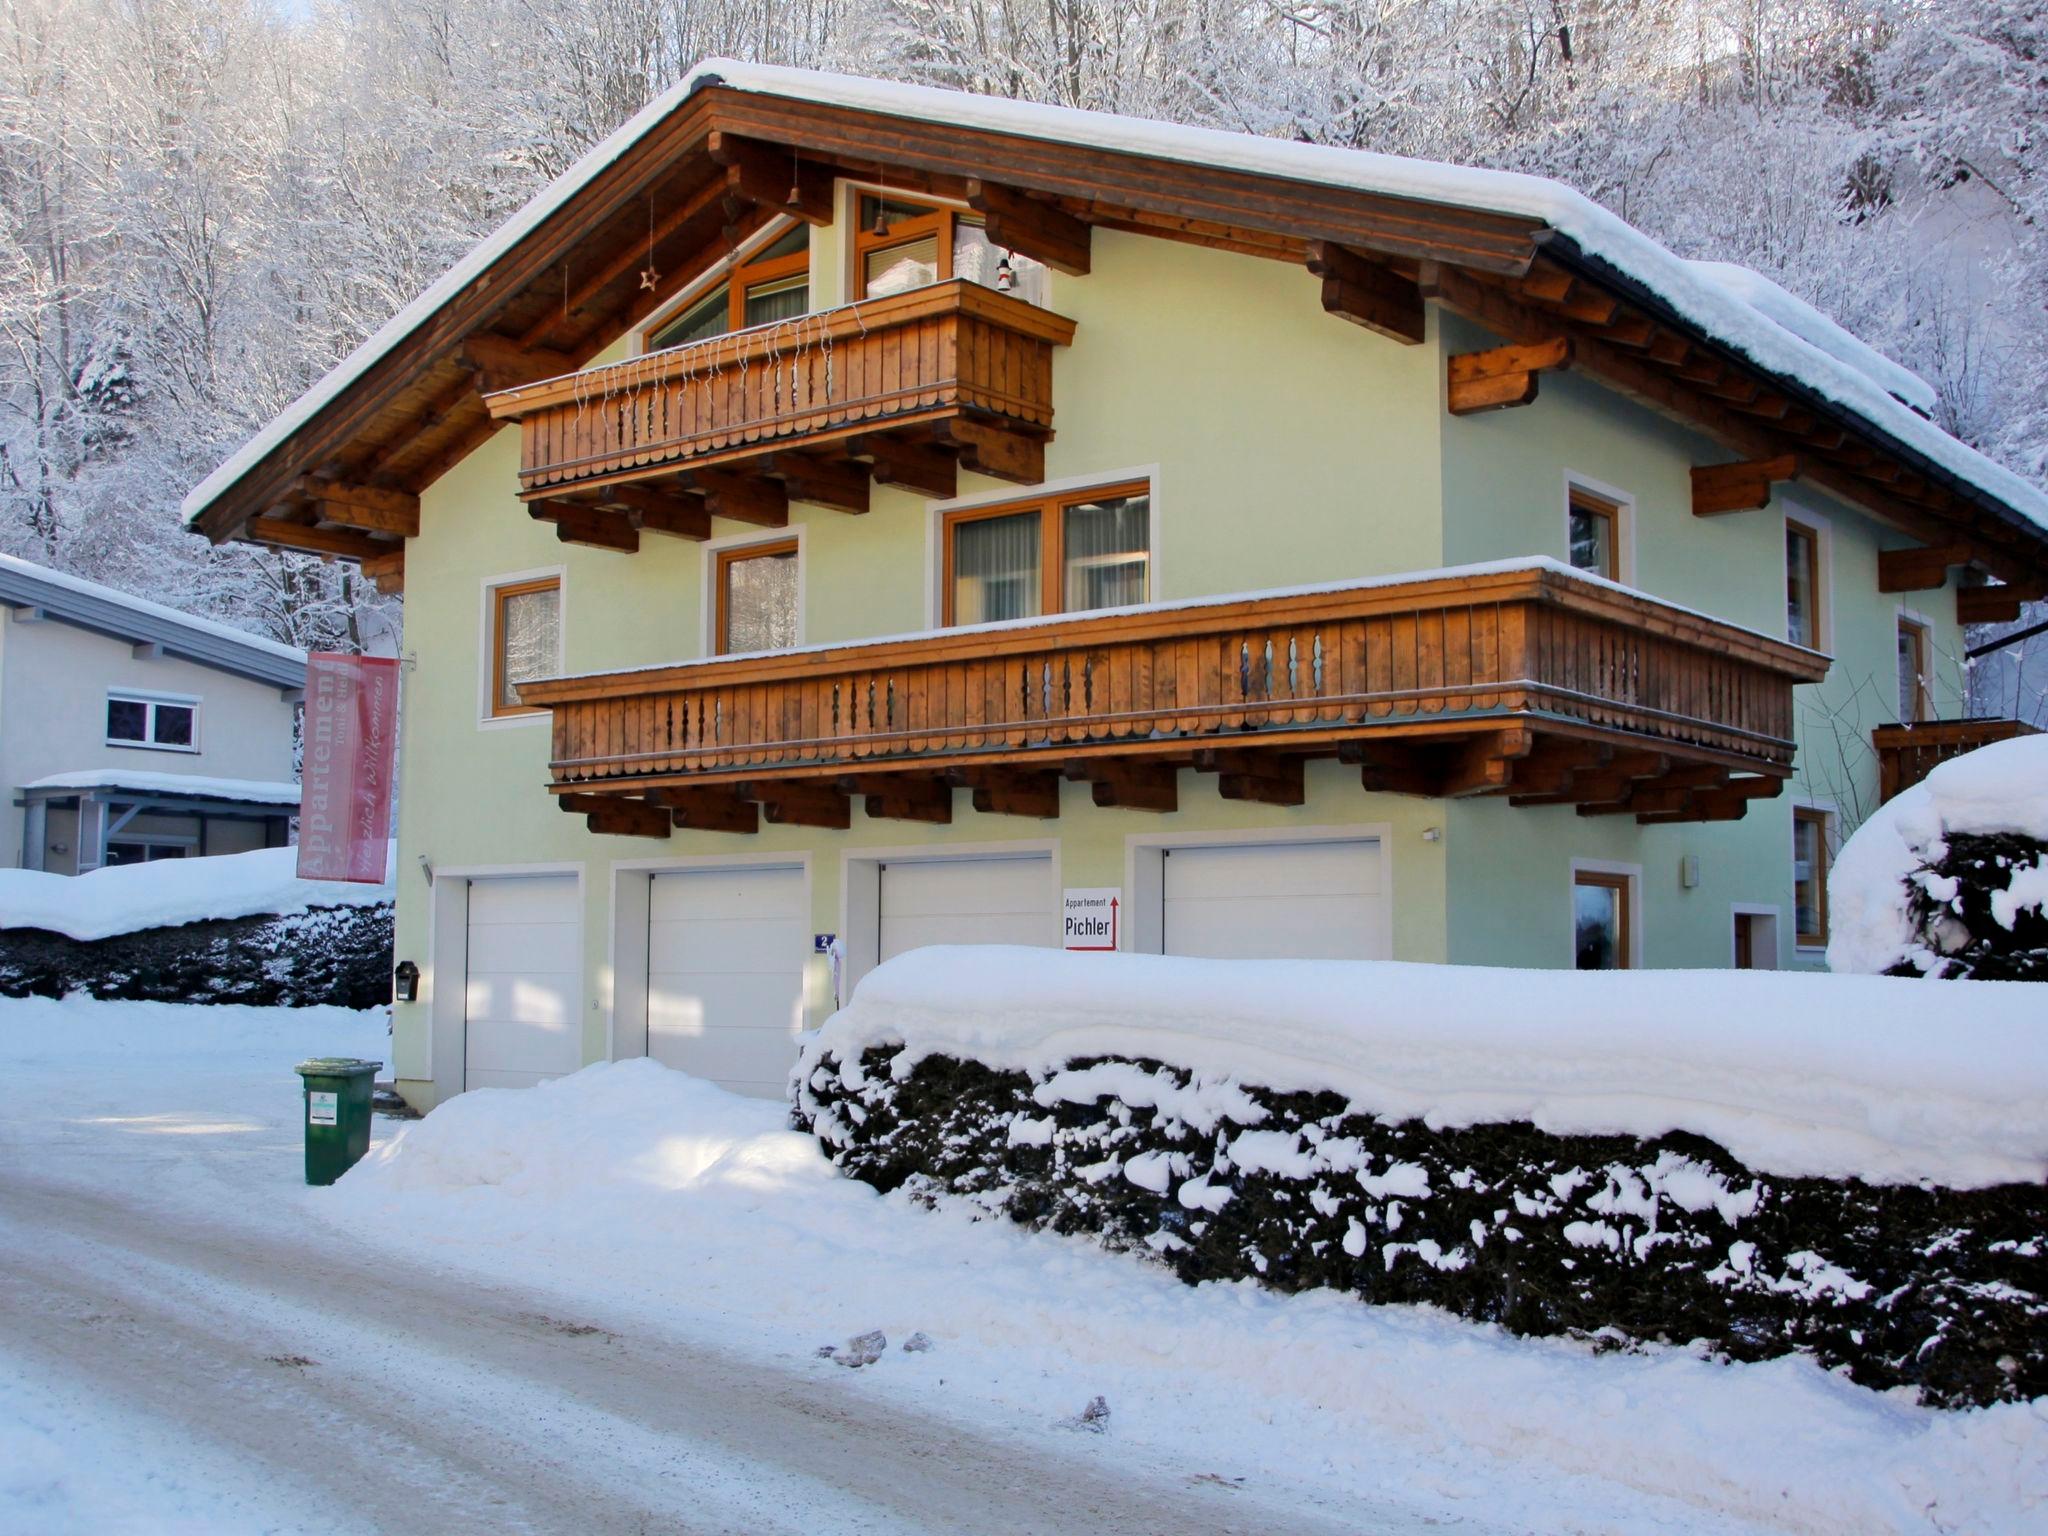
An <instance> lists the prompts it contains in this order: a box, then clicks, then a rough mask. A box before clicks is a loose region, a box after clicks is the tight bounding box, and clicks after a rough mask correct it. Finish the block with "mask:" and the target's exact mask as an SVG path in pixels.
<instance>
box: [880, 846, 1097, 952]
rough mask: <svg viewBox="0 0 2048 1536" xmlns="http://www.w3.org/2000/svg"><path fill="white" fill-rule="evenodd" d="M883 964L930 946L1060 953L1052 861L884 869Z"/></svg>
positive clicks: (1036, 858)
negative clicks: (1032, 947) (1024, 947)
mask: <svg viewBox="0 0 2048 1536" xmlns="http://www.w3.org/2000/svg"><path fill="white" fill-rule="evenodd" d="M881 929H882V940H881V958H882V959H884V960H888V959H891V958H893V957H894V956H897V955H900V954H902V953H903V952H904V951H905V950H909V949H921V948H923V947H924V946H925V945H927V944H1036V945H1043V946H1046V947H1049V948H1053V949H1057V948H1058V947H1059V943H1060V922H1059V902H1058V899H1057V895H1056V893H1055V892H1054V890H1053V888H1052V859H1051V858H1050V857H1048V856H1047V855H1045V854H1042V853H1040V854H1031V855H1027V856H1022V857H1017V858H976V859H929V860H917V861H913V862H908V863H889V864H884V865H883V866H882V922H881Z"/></svg>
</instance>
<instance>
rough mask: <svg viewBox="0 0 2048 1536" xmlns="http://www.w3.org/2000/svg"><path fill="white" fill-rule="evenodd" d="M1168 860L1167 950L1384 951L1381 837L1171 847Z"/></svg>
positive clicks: (1258, 955) (1233, 954) (1279, 956)
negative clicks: (1232, 845) (1338, 840)
mask: <svg viewBox="0 0 2048 1536" xmlns="http://www.w3.org/2000/svg"><path fill="white" fill-rule="evenodd" d="M1164 866H1165V868H1164V873H1163V876H1162V879H1161V891H1162V893H1163V900H1164V910H1163V912H1162V913H1161V936H1162V939H1163V945H1162V947H1163V948H1164V950H1165V952H1166V953H1167V954H1169V955H1206V956H1210V957H1212V958H1216V959H1236V960H1384V959H1386V958H1387V910H1386V900H1387V896H1386V891H1385V890H1384V889H1383V880H1382V870H1381V859H1380V845H1379V843H1378V842H1377V841H1376V840H1369V839H1368V840H1360V841H1356V842H1317V843H1263V844H1253V845H1246V846H1240V847H1210V848H1169V849H1168V850H1167V851H1166V856H1165V859H1164Z"/></svg>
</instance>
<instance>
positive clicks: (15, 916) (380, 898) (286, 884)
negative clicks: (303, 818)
mask: <svg viewBox="0 0 2048 1536" xmlns="http://www.w3.org/2000/svg"><path fill="white" fill-rule="evenodd" d="M397 857H398V853H397V845H396V844H395V843H394V844H393V845H392V849H391V853H390V856H389V858H390V860H391V862H389V863H387V864H386V866H385V881H384V884H382V885H351V884H349V883H347V882H345V881H340V880H301V879H300V878H299V877H298V859H299V850H298V849H296V848H259V849H257V850H255V851H254V852H252V853H224V854H219V855H216V856H214V857H211V858H204V859H159V860H158V861H157V862H155V863H154V864H123V865H118V866H116V867H114V868H111V869H96V870H94V871H92V873H90V874H85V875H52V874H46V873H44V872H43V871H41V870H35V869H0V929H7V928H41V929H45V930H47V931H49V932H51V933H61V934H64V935H66V936H67V937H69V938H73V939H80V940H92V939H104V938H110V937H112V936H113V935H115V934H121V933H135V932H138V931H139V930H141V929H144V928H172V927H176V926H178V925H179V924H182V923H199V922H206V921H208V920H209V919H213V918H232V917H249V916H252V915H254V914H257V913H277V914H279V915H294V914H297V913H301V912H307V911H311V910H313V909H314V908H316V907H366V906H378V905H381V904H383V903H385V902H389V901H391V900H392V899H393V878H394V877H393V874H392V871H393V869H394V867H395V862H396V860H397Z"/></svg>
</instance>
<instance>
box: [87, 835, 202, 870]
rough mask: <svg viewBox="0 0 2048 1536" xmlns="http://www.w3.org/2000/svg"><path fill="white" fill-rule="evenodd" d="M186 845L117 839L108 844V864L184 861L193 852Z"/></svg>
mask: <svg viewBox="0 0 2048 1536" xmlns="http://www.w3.org/2000/svg"><path fill="white" fill-rule="evenodd" d="M191 851H192V850H191V848H190V846H189V845H187V844H184V843H160V842H154V841H148V842H143V841H136V840H134V839H130V838H115V839H114V840H113V841H112V842H110V843H108V844H107V863H108V865H109V866H111V865H115V864H154V863H155V862H156V861H157V860H158V859H182V858H184V857H185V856H186V855H187V854H189V853H190V852H191Z"/></svg>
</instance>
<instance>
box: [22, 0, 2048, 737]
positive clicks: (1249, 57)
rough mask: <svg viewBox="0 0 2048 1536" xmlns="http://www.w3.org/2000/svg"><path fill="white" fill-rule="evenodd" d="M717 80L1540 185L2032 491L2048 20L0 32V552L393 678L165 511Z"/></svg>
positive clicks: (1398, 11) (1963, 0)
mask: <svg viewBox="0 0 2048 1536" xmlns="http://www.w3.org/2000/svg"><path fill="white" fill-rule="evenodd" d="M714 54H722V55H730V56H738V57H743V58H748V59H759V60H765V61H769V62H774V63H786V64H796V65H803V66H809V67H814V68H823V69H837V70H844V71H848V72H853V73H860V74H869V75H876V76H881V77H886V78H891V79H899V80H911V81H917V82H921V83H926V84H933V85H941V86H949V87H954V88H959V89H964V90H970V91H977V92H984V93H988V94H994V95H1001V96H1008V97H1017V98H1022V99H1027V100H1033V101H1047V102H1056V103H1059V104H1062V105H1067V106H1075V107H1084V108H1092V109H1099V110H1104V111H1113V112H1123V113H1130V114H1136V115H1140V116H1147V117H1157V118H1164V119H1168V120H1171V121H1176V122H1185V123H1197V124H1202V125H1206V126H1212V127H1219V128H1227V129H1235V130H1239V131H1244V132H1251V133H1258V134H1268V135H1274V136H1281V137H1287V138H1292V139H1299V140H1304V141H1308V142H1314V143H1319V144H1332V145H1342V146H1347V147H1352V148H1360V149H1373V150H1381V151H1386V152H1389V153H1396V154H1406V155H1418V156H1424V157H1427V158H1431V159H1438V160H1448V161H1454V162H1459V163H1464V164H1471V165H1486V166H1497V167H1504V168H1509V169H1515V170H1523V171H1532V172H1536V173H1540V174H1543V175H1549V176H1555V177H1558V178H1560V179H1562V180H1564V181H1567V182H1569V183H1571V184H1572V185H1573V186H1575V187H1577V188H1578V189H1580V190H1581V191H1582V192H1584V193H1586V194H1587V195H1588V196H1590V197H1593V198H1595V199H1597V200H1598V201H1600V202H1601V203H1603V204H1605V205H1606V206H1608V207H1610V208H1612V209H1613V210H1614V211H1615V212H1617V213H1619V214H1621V215H1622V216H1623V217H1625V218H1627V219H1629V220H1630V221H1631V222H1633V223H1635V224H1636V225H1638V226H1640V227H1641V228H1643V229H1645V230H1647V231H1648V232H1649V233H1650V234H1652V235H1654V236H1655V237H1657V238H1658V239H1659V240H1661V241H1663V242H1664V243H1665V244H1666V245H1668V246H1670V247H1671V248H1672V249H1674V250H1675V251H1677V252H1678V253H1680V254H1681V255H1685V256H1690V257H1702V258H1712V259H1717V260H1724V261H1735V262H1741V263H1743V264H1745V265H1747V266H1751V267H1754V268H1756V269H1757V270H1759V271H1761V272H1763V273H1765V274H1767V275H1768V276H1770V277H1772V278H1774V279H1776V280H1777V281H1778V282H1780V283H1781V284H1783V285H1784V286H1785V287H1787V288H1788V289H1790V290H1791V291H1792V292H1794V293H1796V294H1798V295H1799V296H1800V297H1802V298H1804V299H1806V300H1808V301H1809V302H1811V303H1813V304H1815V305H1817V306H1818V307H1819V308H1821V309H1822V310H1824V311H1826V312H1827V313H1829V314H1832V315H1834V316H1835V317H1836V318H1837V319H1839V320H1840V321H1841V322H1842V323H1843V324H1845V325H1847V326H1848V327H1849V328H1850V329H1851V330H1854V331H1856V332H1857V333H1858V334H1860V335H1861V336H1863V337H1864V338H1866V339H1867V340H1869V341H1870V342H1872V343H1873V344H1875V345H1876V346H1878V347H1879V348H1881V349H1882V350H1884V351H1885V352H1887V353H1888V354H1890V355H1891V356H1892V357H1894V358H1896V359H1897V360H1898V361H1900V362H1902V363H1904V364H1905V365H1906V366H1908V367H1910V368H1912V369H1914V370H1916V371H1918V372H1919V373H1921V374H1922V375H1924V376H1925V377H1926V378H1927V379H1928V380H1929V381H1930V382H1931V383H1933V384H1934V385H1935V386H1936V387H1937V388H1938V389H1939V391H1940V397H1941V404H1940V408H1939V419H1940V421H1941V424H1942V425H1943V426H1945V427H1947V428H1948V429H1949V430H1950V431H1952V432H1954V433H1956V434H1957V435H1958V436H1959V437H1961V438H1962V439H1963V440H1964V441H1966V442H1969V443H1971V444H1973V445H1974V446H1976V447H1978V448H1980V449H1982V450H1983V451H1984V452H1986V453H1988V454H1990V455H1991V456H1992V457H1994V458H1997V459H2000V460H2002V461H2003V462H2005V463H2006V464H2008V465H2010V466H2012V467H2013V468H2014V469H2015V470H2017V471H2019V472H2020V473H2021V474H2023V475H2027V476H2029V477H2031V478H2032V479H2034V480H2035V481H2037V482H2040V481H2043V480H2044V478H2048V9H2044V8H2043V7H2042V6H2041V5H2040V4H2039V0H1866V3H1862V4H1856V3H1850V0H1363V3H1353V4H1319V3H1312V0H1300V3H1286V0H1251V3H1245V0H1239V3H1227V0H1130V3H1113V0H1017V3H1006V0H309V3H302V4H285V5H280V4H276V3H272V0H0V550H4V551H6V552H9V553H13V554H18V555H21V556H24V557H26V558H29V559H32V560H37V561H41V562H44V563H46V564H49V565H53V566H56V567H58V568H59V569H62V570H66V571H70V572H74V573H76V574H78V575H81V576H86V577H90V578H92V579H95V580H100V581H106V582H109V583H111V584H113V585H115V586H118V587H122V588H125V589H127V590H129V591H133V592H136V593H139V594H142V595H144V596H148V597H152V598H155V599H157V600H159V601H162V602H167V603H170V604H172V605H174V606H176V607H179V608H183V609H185V610H187V611H190V612H194V613H200V614H205V615H208V616H211V617H215V618H219V619H222V620H225V621H227V622H230V623H234V624H239V625H242V626H244V627H247V628H249V629H252V630H257V631H260V632H262V633H264V634H267V635H270V636H273V637H275V638H277V639H280V640H285V641H288V642H291V643H293V644H297V645H304V646H308V647H313V648H328V649H341V650H356V649H361V648H365V647H368V646H372V645H378V646H380V648H386V649H388V648H389V645H390V643H391V638H390V637H391V636H393V635H394V634H395V632H396V625H397V611H396V605H395V604H394V603H390V602H387V601H385V600H381V599H379V598H378V596H377V595H376V593H375V592H374V591H373V590H371V589H370V588H369V586H368V584H367V583H363V582H361V581H359V580H358V579H356V578H355V576H354V575H353V573H352V570H351V568H349V567H347V566H345V565H341V564H333V565H323V564H321V563H320V562H319V561H317V560H311V559H307V558H304V557H298V556H288V555H280V554H275V553H270V552H265V551H258V550H254V549H249V548H244V547H230V548H224V549H212V548H209V547H208V546H207V544H206V543H205V541H203V540H202V539H200V538H198V537H196V536H194V535H192V534H189V533H187V532H185V531H184V530H183V529H182V528H181V527H180V525H179V520H178V504H179V502H180V500H181V499H182V497H183V496H184V494H185V492H186V491H187V490H188V489H189V488H190V487H191V486H192V485H194V484H196V483H197V482H198V481H199V480H200V479H201V478H203V477H204V476H205V475H206V474H207V473H208V472H209V471H210V470H212V469H213V468H214V466H215V465H216V464H218V463H219V462H220V461H221V460H222V459H223V458H225V457H226V456H227V455H228V454H230V453H231V452H233V451H234V450H235V449H236V448H237V447H238V446H239V445H240V444H241V443H242V442H243V441H244V440H245V439H246V438H247V437H248V436H249V435H250V434H251V433H252V432H253V431H255V430H256V429H257V428H258V427H260V426H261V425H262V424H263V423H264V422H265V421H266V420H268V419H269V418H270V417H271V416H273V415H274V414H276V413H277V412H278V411H279V410H281V409H283V408H284V407H285V406H286V405H288V404H289V403H290V402H291V401H292V400H293V399H295V398H296V397H297V396H298V395H299V394H300V393H301V392H302V391H303V390H305V389H306V388H307V387H308V386H309V385H310V384H312V383H313V382H314V381H315V380H316V379H318V378H319V377H320V376H321V375H322V374H323V373H325V372H326V371H327V369H328V368H329V367H331V366H332V365H333V364H334V363H335V362H336V361H337V360H339V359H340V358H341V357H342V356H343V355H344V354H346V353H347V352H348V351H349V350H350V349H351V348H352V347H353V346H355V345H356V344H357V343H358V342H359V341H361V340H362V338H363V337H365V336H366V335H368V334H369V333H370V332H371V331H373V330H375V329H376V328H377V327H378V326H380V325H382V324H383V323H384V321H385V320H387V319H388V318H389V317H390V316H391V315H392V314H393V313H394V312H396V311H397V310H398V309H399V308H401V307H402V306H403V305H404V304H405V303H406V302H408V301H409V300H410V299H412V298H413V297H414V296H415V295H416V294H417V293H419V291H420V290H421V289H423V288H425V287H426V286H427V285H428V284H429V283H431V282H432V281H433V280H434V279H435V278H437V277H438V276H439V275H440V274H441V272H442V271H443V270H445V269H446V268H447V267H448V266H449V265H450V264H451V263H452V262H454V261H455V260H456V259H457V258H459V257H460V256H461V255H462V253H463V252H464V251H465V250H466V249H467V248H468V247H469V246H470V245H471V244H472V243H473V242H475V241H476V240H477V239H479V238H480V237H481V236H483V235H485V234H486V233H488V232H489V231H490V230H491V229H492V228H493V227H495V226H496V225H497V224H498V223H499V222H500V221H501V220H503V219H504V218H505V217H506V216H508V215H509V214H510V213H512V212H513V211H514V210H515V209H516V208H518V207H519V205H521V204H522V203H524V202H525V201H526V200H527V199H528V198H529V197H531V196H532V195H533V194H534V193H535V192H536V191H538V190H539V189H540V188H541V187H542V186H543V185H544V184H545V183H546V182H548V181H549V180H550V179H551V178H553V177H555V176H557V175H559V174H560V173H561V172H562V171H563V170H564V169H566V168H567V167H568V166H569V165H570V164H571V163H572V162H573V161H574V160H575V159H576V158H577V157H578V156H580V155H581V154H582V153H583V152H584V151H585V150H587V149H589V148H590V147H591V146H592V145H594V144H595V143H597V142H598V141H599V140H600V139H602V138H603V137H604V136H605V135H606V134H607V133H609V132H610V131H611V130H612V129H613V128H614V127H616V126H617V125H618V124H619V123H621V122H623V121H624V120H625V119H626V118H627V117H629V116H630V115H631V114H632V113H633V112H634V111H636V110H637V109H638V108H639V107H640V106H641V105H643V104H644V103H645V102H646V101H647V100H648V99H649V98H650V97H651V96H653V95H655V94H657V93H658V92H660V91H661V90H663V89H665V88H666V87H668V86H669V85H671V84H673V83H674V82H675V81H676V80H677V79H678V78H680V77H681V75H682V74H683V73H684V72H686V71H687V70H688V69H689V67H690V66H691V65H692V64H694V63H695V62H696V61H697V60H698V59H700V58H703V57H706V56H709V55H714ZM2037 613H2038V611H2037ZM2035 643H2036V644H2037V645H2040V644H2041V642H2035ZM2009 670H2016V669H2009ZM1987 682H1991V683H1992V687H1993V689H1994V691H2003V692H2004V693H2006V694H2007V695H2010V694H2011V693H2012V689H2013V688H2014V687H2017V686H2018V684H2016V683H2012V682H2009V681H2007V680H2004V677H2003V673H2001V674H2000V679H1999V680H1996V681H1992V680H1990V679H1987ZM2026 692H2027V693H2028V694H2029V695H2033V696H2032V697H2022V698H2017V699H2015V698H2013V697H2010V696H2008V697H2007V698H2005V699H2004V700H2003V701H2002V705H2003V710H2004V711H2010V710H2011V709H2012V708H2013V706H2014V704H2015V703H2018V704H2019V706H2020V707H2021V708H2022V710H2023V711H2025V712H2027V713H2029V714H2033V713H2035V712H2037V711H2038V710H2039V709H2040V708H2041V701H2040V699H2039V697H2038V694H2037V693H2036V692H2035V690H2034V689H2032V688H2028V689H2027V690H2026Z"/></svg>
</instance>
